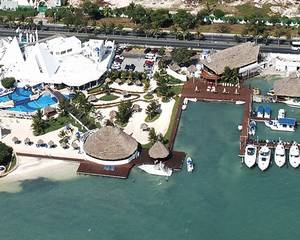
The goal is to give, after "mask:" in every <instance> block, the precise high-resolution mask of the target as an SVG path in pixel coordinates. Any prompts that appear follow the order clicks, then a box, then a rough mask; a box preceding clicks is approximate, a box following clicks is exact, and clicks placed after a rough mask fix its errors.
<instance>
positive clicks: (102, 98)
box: [100, 94, 119, 102]
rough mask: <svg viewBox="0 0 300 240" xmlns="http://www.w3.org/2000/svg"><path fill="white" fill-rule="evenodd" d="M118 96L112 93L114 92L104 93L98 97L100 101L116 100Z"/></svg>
mask: <svg viewBox="0 0 300 240" xmlns="http://www.w3.org/2000/svg"><path fill="white" fill-rule="evenodd" d="M118 98H119V97H118V96H116V95H114V94H106V95H104V96H103V97H101V98H100V100H101V101H107V102H109V101H113V100H116V99H118Z"/></svg>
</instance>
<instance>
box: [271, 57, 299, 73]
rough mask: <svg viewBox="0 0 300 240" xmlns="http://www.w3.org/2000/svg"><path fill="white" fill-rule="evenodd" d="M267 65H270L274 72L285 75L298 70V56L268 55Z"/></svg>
mask: <svg viewBox="0 0 300 240" xmlns="http://www.w3.org/2000/svg"><path fill="white" fill-rule="evenodd" d="M267 58H268V60H269V61H268V62H269V65H272V66H273V67H274V68H275V70H276V71H280V72H285V73H287V75H289V74H290V73H293V72H296V71H299V70H300V55H299V54H280V53H270V54H268V57H267Z"/></svg>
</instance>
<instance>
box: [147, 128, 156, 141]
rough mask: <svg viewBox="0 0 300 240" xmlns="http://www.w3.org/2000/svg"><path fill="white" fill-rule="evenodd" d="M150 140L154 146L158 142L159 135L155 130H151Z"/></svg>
mask: <svg viewBox="0 0 300 240" xmlns="http://www.w3.org/2000/svg"><path fill="white" fill-rule="evenodd" d="M148 140H149V142H150V143H151V144H152V145H153V144H154V143H155V142H156V141H157V134H156V131H155V129H154V128H150V130H149V136H148Z"/></svg>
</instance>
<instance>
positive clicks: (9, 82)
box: [1, 77, 16, 89]
mask: <svg viewBox="0 0 300 240" xmlns="http://www.w3.org/2000/svg"><path fill="white" fill-rule="evenodd" d="M1 83H2V86H3V87H4V88H6V89H8V88H12V87H14V85H15V83H16V79H15V78H13V77H6V78H3V79H2V81H1Z"/></svg>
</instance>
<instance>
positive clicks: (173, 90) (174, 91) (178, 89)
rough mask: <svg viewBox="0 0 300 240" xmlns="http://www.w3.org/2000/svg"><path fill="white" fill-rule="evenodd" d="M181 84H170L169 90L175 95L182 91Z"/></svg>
mask: <svg viewBox="0 0 300 240" xmlns="http://www.w3.org/2000/svg"><path fill="white" fill-rule="evenodd" d="M182 88H183V86H172V87H171V90H172V92H173V93H174V94H175V95H178V94H180V93H181V92H182Z"/></svg>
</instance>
